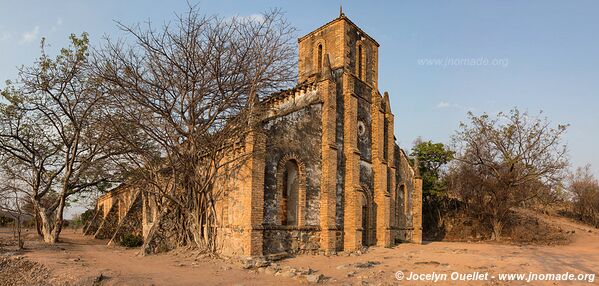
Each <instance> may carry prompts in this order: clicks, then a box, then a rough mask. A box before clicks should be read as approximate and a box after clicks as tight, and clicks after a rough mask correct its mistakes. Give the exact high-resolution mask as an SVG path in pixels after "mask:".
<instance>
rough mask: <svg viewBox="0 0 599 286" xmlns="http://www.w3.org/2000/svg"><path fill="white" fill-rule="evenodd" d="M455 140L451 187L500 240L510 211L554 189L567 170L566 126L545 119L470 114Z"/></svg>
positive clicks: (514, 114)
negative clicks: (554, 124)
mask: <svg viewBox="0 0 599 286" xmlns="http://www.w3.org/2000/svg"><path fill="white" fill-rule="evenodd" d="M469 119H470V123H469V124H464V123H462V124H461V125H460V130H459V131H458V132H457V134H456V135H455V136H454V137H453V142H454V145H455V149H456V151H457V153H456V159H457V160H455V161H454V164H453V166H452V168H451V175H450V178H451V180H450V188H451V190H452V191H453V192H455V193H456V194H457V195H458V196H459V197H460V198H461V199H462V200H463V201H465V202H466V203H467V204H468V206H469V207H470V208H471V209H472V210H473V211H474V213H476V214H478V215H479V216H480V217H481V219H484V220H488V221H489V223H490V225H491V227H492V230H493V237H494V238H495V239H497V240H499V239H500V236H501V231H502V229H503V226H504V223H505V222H506V218H507V215H508V213H509V211H510V210H511V209H512V208H513V207H515V206H519V205H520V204H522V203H523V202H526V201H529V200H531V199H533V198H536V197H538V196H540V195H541V194H543V192H549V191H552V190H555V188H554V187H555V186H556V185H558V184H559V183H560V181H561V180H562V179H563V177H564V171H565V169H566V168H567V166H568V159H567V148H566V146H565V145H562V144H561V141H560V140H561V138H562V135H563V134H564V132H565V131H566V128H567V126H566V125H557V126H556V127H551V125H550V123H549V122H548V120H547V119H546V118H541V117H540V116H536V117H534V116H530V115H529V114H528V113H521V112H520V111H518V109H513V110H511V112H510V113H509V114H503V113H500V114H499V115H498V116H497V117H495V118H492V117H490V116H489V115H487V114H483V115H480V116H475V115H474V114H472V113H469Z"/></svg>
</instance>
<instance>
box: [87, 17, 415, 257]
mask: <svg viewBox="0 0 599 286" xmlns="http://www.w3.org/2000/svg"><path fill="white" fill-rule="evenodd" d="M298 42H299V64H298V65H299V80H298V84H297V85H296V86H295V87H294V88H292V89H289V90H286V91H282V92H280V93H277V94H273V95H271V96H270V97H268V98H265V99H264V100H263V101H262V103H261V104H263V107H264V108H263V109H261V110H265V111H264V113H263V114H261V119H262V122H263V124H262V126H261V129H260V130H257V131H255V132H253V133H252V134H251V136H248V137H247V138H246V139H245V140H246V142H245V144H244V147H243V148H244V151H246V152H251V154H253V155H251V158H250V159H249V160H248V161H247V162H246V163H245V166H244V167H243V168H242V170H241V172H240V174H241V175H240V176H238V178H237V179H234V180H233V181H231V182H227V183H225V184H223V185H227V186H228V188H230V190H229V191H228V192H227V196H226V198H224V199H223V200H222V201H221V202H219V203H218V207H217V213H218V216H219V217H218V219H217V228H218V245H219V250H220V252H221V253H222V254H224V255H231V256H268V255H276V254H280V253H287V254H297V253H317V252H324V253H333V252H338V251H355V250H358V249H361V248H362V247H364V246H373V245H376V246H383V247H388V246H392V245H395V244H397V243H400V242H414V243H420V242H421V236H422V223H421V222H422V203H421V202H422V180H421V179H420V178H419V176H418V172H417V170H415V169H414V168H413V167H412V166H411V165H410V163H409V161H408V158H407V156H406V153H405V152H404V151H403V150H402V149H400V148H399V146H398V145H397V144H396V142H395V141H396V138H395V135H394V132H393V130H394V124H395V117H394V115H393V113H392V111H391V105H390V96H389V94H388V93H387V92H384V93H383V94H381V93H380V91H379V87H378V49H379V44H378V43H377V42H376V41H375V40H374V39H373V38H372V37H370V36H369V35H368V34H366V33H365V32H364V31H362V29H360V28H359V27H358V26H357V25H356V24H354V23H353V22H352V21H351V20H349V19H348V18H347V17H346V16H345V15H344V14H343V13H340V15H339V17H338V18H336V19H334V20H332V21H330V22H328V23H326V24H324V25H323V26H321V27H319V28H317V29H316V30H314V31H312V32H310V33H309V34H307V35H305V36H303V37H301V38H299V39H298ZM97 210H99V211H98V212H97V213H98V215H97V217H95V218H94V220H93V221H92V223H90V225H88V226H87V227H86V229H85V233H86V234H93V235H95V236H96V237H97V238H105V239H111V238H112V240H114V238H115V237H117V236H118V235H119V233H121V234H122V232H123V231H124V230H125V229H128V231H130V230H131V228H132V227H133V228H134V229H133V230H134V231H138V232H139V233H140V234H142V235H143V236H144V237H145V236H147V233H148V232H149V231H150V230H151V228H152V227H153V223H154V221H155V219H156V216H157V211H156V207H155V205H154V204H153V203H152V197H151V196H150V195H148V194H144V192H143V191H135V188H134V187H131V186H127V185H121V186H120V187H117V188H116V189H114V190H113V191H111V192H109V193H107V194H106V195H104V196H102V197H100V198H99V199H98V201H97ZM131 220H134V221H136V222H135V223H131ZM126 226H127V227H126ZM111 243H113V241H111Z"/></svg>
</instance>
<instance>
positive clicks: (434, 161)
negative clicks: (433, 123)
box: [411, 139, 454, 197]
mask: <svg viewBox="0 0 599 286" xmlns="http://www.w3.org/2000/svg"><path fill="white" fill-rule="evenodd" d="M453 155H454V152H453V151H451V150H449V149H448V148H447V147H446V146H445V145H444V144H443V143H433V142H432V141H423V140H422V139H417V140H416V142H415V143H414V147H413V148H412V154H411V156H412V157H413V158H415V159H417V160H418V169H419V171H420V175H421V177H422V189H423V195H424V196H425V197H426V196H438V195H442V194H444V193H445V191H446V189H447V185H446V183H445V181H444V180H442V175H443V167H444V166H446V165H447V163H449V162H450V161H451V160H452V159H453Z"/></svg>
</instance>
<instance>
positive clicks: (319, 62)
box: [318, 44, 322, 72]
mask: <svg viewBox="0 0 599 286" xmlns="http://www.w3.org/2000/svg"><path fill="white" fill-rule="evenodd" d="M318 71H319V72H322V44H319V45H318Z"/></svg>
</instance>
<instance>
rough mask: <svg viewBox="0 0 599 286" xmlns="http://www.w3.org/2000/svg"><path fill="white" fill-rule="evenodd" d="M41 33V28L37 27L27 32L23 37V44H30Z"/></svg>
mask: <svg viewBox="0 0 599 286" xmlns="http://www.w3.org/2000/svg"><path fill="white" fill-rule="evenodd" d="M39 33H40V27H39V26H35V27H34V28H33V29H32V30H31V31H29V32H25V33H23V34H22V35H21V42H20V43H21V44H29V43H31V42H33V41H35V39H36V38H37V35H38V34H39Z"/></svg>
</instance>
